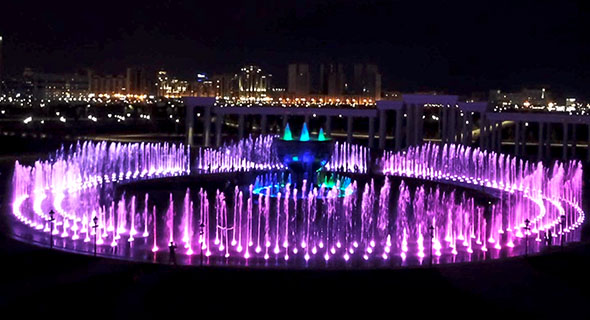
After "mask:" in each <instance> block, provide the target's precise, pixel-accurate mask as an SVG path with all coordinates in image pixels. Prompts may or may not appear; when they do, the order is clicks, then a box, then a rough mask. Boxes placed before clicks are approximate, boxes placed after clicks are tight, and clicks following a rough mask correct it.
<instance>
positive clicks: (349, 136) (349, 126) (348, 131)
mask: <svg viewBox="0 0 590 320" xmlns="http://www.w3.org/2000/svg"><path fill="white" fill-rule="evenodd" d="M352 120H353V119H352V116H348V118H347V123H346V142H348V143H352Z"/></svg>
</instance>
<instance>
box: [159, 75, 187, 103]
mask: <svg viewBox="0 0 590 320" xmlns="http://www.w3.org/2000/svg"><path fill="white" fill-rule="evenodd" d="M188 94H189V83H188V81H184V80H179V79H176V78H174V77H169V76H168V73H167V72H166V71H164V70H161V71H158V83H157V95H158V96H160V97H182V96H186V95H188Z"/></svg>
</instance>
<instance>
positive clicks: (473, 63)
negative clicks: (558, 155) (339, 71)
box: [0, 0, 590, 97]
mask: <svg viewBox="0 0 590 320" xmlns="http://www.w3.org/2000/svg"><path fill="white" fill-rule="evenodd" d="M3 7H4V9H5V10H4V11H5V12H8V13H10V14H8V15H6V16H5V17H3V19H2V21H0V36H2V37H3V38H4V41H3V56H4V70H5V74H6V75H13V76H15V75H19V74H21V73H22V71H23V69H24V68H25V67H31V68H33V69H34V70H37V71H43V72H57V73H62V72H74V71H76V70H81V69H85V68H91V69H94V70H97V71H99V72H105V73H115V74H117V73H124V71H125V68H126V67H128V66H143V67H146V68H147V69H148V70H151V71H155V70H156V69H158V68H164V69H166V70H167V71H169V72H170V73H171V74H173V75H177V76H178V77H181V78H186V79H190V78H192V77H194V76H195V75H196V73H197V72H208V73H210V74H212V73H222V72H232V71H237V70H239V67H240V66H241V65H244V64H247V63H253V64H257V65H260V66H261V67H262V68H263V69H264V70H265V71H267V72H268V73H272V74H273V76H274V81H275V83H277V84H279V85H282V86H284V84H285V83H286V71H287V65H288V64H289V63H291V62H309V63H314V62H318V61H342V62H345V63H351V62H372V63H376V64H378V65H379V67H380V70H381V73H382V74H383V87H384V88H385V89H389V90H398V91H405V92H409V91H426V90H439V91H445V92H449V93H456V94H467V93H470V92H478V91H484V92H487V90H489V89H496V88H499V89H505V90H517V89H519V88H522V87H539V86H547V87H549V88H551V89H553V90H554V91H556V92H557V93H561V94H567V95H576V96H578V97H586V96H588V94H587V92H588V89H589V87H590V65H589V64H588V62H587V59H585V58H586V57H587V56H589V54H590V44H589V43H588V41H587V32H586V30H587V22H586V21H585V20H586V18H587V17H588V14H587V13H586V11H585V8H583V7H582V3H581V2H578V1H561V2H559V3H552V2H546V1H524V2H519V3H512V2H492V1H482V2H477V3H472V2H467V1H456V2H453V3H447V2H422V3H407V2H401V1H379V0H368V1H362V2H357V1H315V2H313V3H300V2H289V3H285V2H264V3H259V4H258V5H253V4H252V3H249V2H248V3H238V2H224V3H220V2H206V3H194V2H189V1H185V2H181V3H174V4H173V3H172V2H170V1H142V2H139V1H127V2H115V1H103V2H101V4H100V7H98V6H96V7H91V9H88V8H87V6H86V4H85V3H79V2H71V1H62V2H60V3H36V2H35V3H32V2H29V1H22V2H18V3H16V2H9V3H6V4H4V5H3Z"/></svg>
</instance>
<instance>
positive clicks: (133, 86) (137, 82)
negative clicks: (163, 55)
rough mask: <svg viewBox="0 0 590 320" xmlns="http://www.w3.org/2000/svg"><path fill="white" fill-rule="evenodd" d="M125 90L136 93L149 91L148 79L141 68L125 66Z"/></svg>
mask: <svg viewBox="0 0 590 320" xmlns="http://www.w3.org/2000/svg"><path fill="white" fill-rule="evenodd" d="M125 92H126V93H127V94H137V95H143V94H148V93H149V86H148V80H147V77H146V72H145V70H144V69H143V68H127V77H126V81H125Z"/></svg>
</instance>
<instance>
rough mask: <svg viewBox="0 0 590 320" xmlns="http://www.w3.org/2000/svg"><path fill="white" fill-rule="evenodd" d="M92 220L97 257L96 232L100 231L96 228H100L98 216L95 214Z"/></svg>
mask: <svg viewBox="0 0 590 320" xmlns="http://www.w3.org/2000/svg"><path fill="white" fill-rule="evenodd" d="M92 221H93V222H94V225H93V226H92V228H94V256H95V257H96V234H97V233H98V232H96V229H97V228H98V217H97V216H94V219H92Z"/></svg>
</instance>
